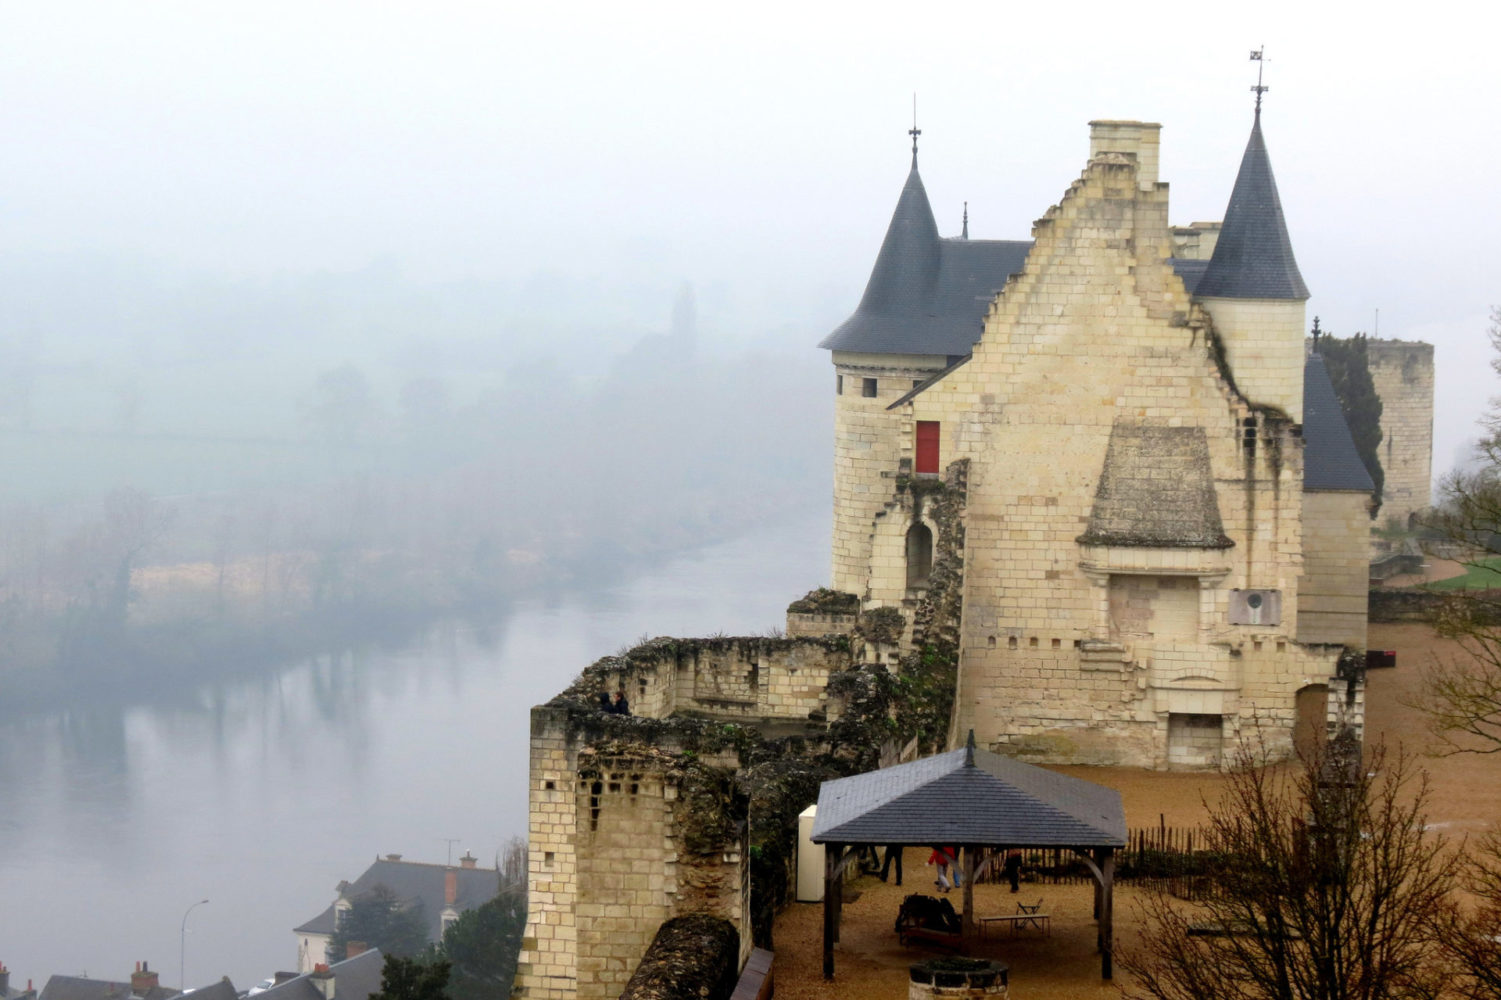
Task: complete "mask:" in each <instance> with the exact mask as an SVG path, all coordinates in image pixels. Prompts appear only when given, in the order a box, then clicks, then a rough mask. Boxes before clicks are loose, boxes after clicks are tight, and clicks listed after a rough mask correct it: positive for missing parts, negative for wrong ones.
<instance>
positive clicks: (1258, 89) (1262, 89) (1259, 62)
mask: <svg viewBox="0 0 1501 1000" xmlns="http://www.w3.org/2000/svg"><path fill="white" fill-rule="evenodd" d="M1265 51H1266V46H1265V45H1263V46H1262V47H1261V48H1259V49H1252V50H1251V61H1252V62H1253V63H1255V64H1256V85H1255V86H1253V87H1252V88H1251V93H1253V94H1255V95H1256V117H1258V118H1260V117H1261V95H1262V94H1265V93H1266V92H1267V91H1268V90H1271V89H1272V88H1271V87H1268V86H1266V85H1264V84H1263V83H1262V82H1261V71H1262V69H1263V68H1264V67H1265V66H1266V59H1264V58H1263V57H1262V55H1261V54H1262V53H1263V52H1265ZM914 100H915V98H914Z"/></svg>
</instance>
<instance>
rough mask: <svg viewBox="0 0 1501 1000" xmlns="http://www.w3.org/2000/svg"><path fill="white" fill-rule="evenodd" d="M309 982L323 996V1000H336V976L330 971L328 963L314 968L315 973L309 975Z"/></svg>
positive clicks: (319, 964)
mask: <svg viewBox="0 0 1501 1000" xmlns="http://www.w3.org/2000/svg"><path fill="white" fill-rule="evenodd" d="M308 981H309V982H311V983H312V984H313V986H314V987H315V988H316V989H317V990H318V992H319V993H321V994H323V1000H334V974H333V973H332V972H331V971H329V968H328V965H327V964H326V963H323V962H319V963H318V964H317V965H315V966H313V971H312V972H310V973H308Z"/></svg>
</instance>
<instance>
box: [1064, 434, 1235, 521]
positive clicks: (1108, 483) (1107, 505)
mask: <svg viewBox="0 0 1501 1000" xmlns="http://www.w3.org/2000/svg"><path fill="white" fill-rule="evenodd" d="M1079 542H1080V544H1083V545H1130V546H1146V547H1151V548H1196V549H1226V548H1229V547H1230V546H1231V545H1233V544H1234V542H1232V541H1231V540H1230V539H1229V538H1228V537H1227V536H1226V535H1225V528H1224V524H1223V522H1221V520H1220V505H1219V498H1218V496H1217V494H1216V493H1215V491H1214V473H1213V471H1212V470H1211V468H1210V465H1209V439H1208V438H1207V437H1206V436H1205V434H1204V428H1202V427H1166V426H1160V425H1155V424H1127V423H1121V422H1119V421H1117V422H1116V424H1115V426H1113V427H1112V428H1110V444H1109V445H1108V446H1107V448H1106V450H1105V466H1104V468H1103V469H1102V470H1101V472H1100V484H1099V486H1098V487H1097V488H1096V490H1095V498H1094V509H1093V510H1092V511H1091V512H1090V516H1089V527H1088V528H1087V529H1086V530H1085V532H1084V534H1083V535H1080V536H1079Z"/></svg>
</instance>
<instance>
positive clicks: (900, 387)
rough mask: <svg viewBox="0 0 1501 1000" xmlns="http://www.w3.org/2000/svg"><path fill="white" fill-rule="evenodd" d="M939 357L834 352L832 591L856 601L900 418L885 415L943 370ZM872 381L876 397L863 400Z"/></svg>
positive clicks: (897, 444) (888, 481)
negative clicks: (836, 391)
mask: <svg viewBox="0 0 1501 1000" xmlns="http://www.w3.org/2000/svg"><path fill="white" fill-rule="evenodd" d="M946 360H947V359H945V358H943V357H930V356H924V355H896V354H853V353H850V352H845V351H836V352H834V370H835V378H836V380H838V381H837V383H836V384H837V385H838V386H839V387H840V390H841V391H840V392H839V396H838V398H837V399H836V400H835V405H834V537H833V554H832V572H831V576H830V579H831V581H832V582H831V583H830V586H832V587H833V588H834V589H835V590H840V591H845V592H847V593H851V594H856V595H858V596H861V597H863V596H864V595H865V591H866V583H867V574H868V573H869V569H870V556H871V522H872V519H873V518H874V517H875V516H876V514H877V512H879V511H880V510H881V508H882V506H883V505H884V504H885V502H886V500H887V498H888V497H889V496H890V495H891V488H892V485H893V481H892V477H893V476H894V475H895V474H896V468H897V464H898V457H899V450H900V448H901V445H902V442H903V435H902V420H903V415H902V414H901V413H898V412H893V411H889V410H887V407H888V406H890V405H891V404H892V403H894V402H896V401H897V400H898V399H900V398H901V397H902V396H903V395H905V394H906V393H908V392H910V391H911V390H912V387H913V385H914V384H915V383H916V382H919V381H921V380H922V379H925V378H927V377H928V376H930V375H932V374H933V373H934V372H935V371H938V370H939V369H941V368H943V367H944V365H945V363H946ZM866 379H874V380H875V385H876V395H875V396H873V397H867V396H865V395H864V394H863V389H864V384H865V380H866Z"/></svg>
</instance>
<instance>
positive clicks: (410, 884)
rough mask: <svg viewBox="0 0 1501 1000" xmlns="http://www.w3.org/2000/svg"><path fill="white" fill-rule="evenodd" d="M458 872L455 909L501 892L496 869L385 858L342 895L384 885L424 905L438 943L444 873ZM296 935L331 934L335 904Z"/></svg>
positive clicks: (352, 897) (353, 897)
mask: <svg viewBox="0 0 1501 1000" xmlns="http://www.w3.org/2000/svg"><path fill="white" fill-rule="evenodd" d="M450 871H451V872H454V873H456V874H457V875H458V895H457V896H456V898H455V900H454V907H453V908H454V909H455V910H457V911H458V912H459V913H464V912H465V911H467V910H472V909H474V908H475V907H477V906H480V905H482V904H484V903H488V902H489V901H490V900H491V899H493V898H494V897H495V894H496V893H497V892H498V891H500V876H499V875H498V874H497V873H496V871H495V869H494V868H462V867H457V866H455V867H449V866H447V865H430V864H424V863H422V862H418V861H392V860H389V859H387V858H382V859H380V860H378V861H376V862H375V864H373V865H371V866H370V867H369V868H366V869H365V873H364V874H363V875H361V876H360V877H359V878H357V879H355V880H354V882H352V883H350V884H349V885H347V886H345V887H344V888H343V890H342V891H341V892H340V895H341V896H342V897H343V898H345V899H348V900H350V901H351V902H352V901H354V900H356V899H359V898H360V897H361V896H364V895H365V894H367V893H369V892H370V891H371V890H372V889H374V888H375V887H376V886H377V885H384V886H385V887H386V888H388V889H390V890H391V891H392V892H394V893H396V896H397V898H398V899H400V900H401V901H402V902H403V903H404V904H405V905H406V906H408V907H410V906H412V905H413V904H415V903H419V902H420V903H421V904H422V912H423V917H424V919H425V921H426V924H427V938H428V940H429V941H433V942H437V941H440V940H442V938H443V910H444V908H445V904H444V902H443V898H444V896H443V876H444V873H445V872H450ZM292 932H293V933H294V934H332V933H333V932H334V907H333V905H332V904H330V905H329V907H328V908H327V909H325V910H324V911H323V912H322V913H320V914H318V915H317V916H316V917H314V918H313V919H311V920H309V921H308V922H307V923H305V924H303V925H302V926H300V927H295V928H293V931H292Z"/></svg>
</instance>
